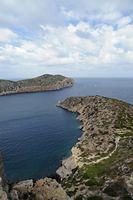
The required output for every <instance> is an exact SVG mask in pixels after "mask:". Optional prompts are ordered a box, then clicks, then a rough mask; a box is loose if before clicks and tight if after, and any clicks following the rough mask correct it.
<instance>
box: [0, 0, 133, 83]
mask: <svg viewBox="0 0 133 200" xmlns="http://www.w3.org/2000/svg"><path fill="white" fill-rule="evenodd" d="M48 73H49V74H62V75H65V76H70V77H133V0H93V1H92V0H0V79H14V78H30V77H34V76H38V75H41V74H48Z"/></svg>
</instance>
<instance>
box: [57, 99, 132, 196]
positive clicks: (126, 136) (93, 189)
mask: <svg viewBox="0 0 133 200" xmlns="http://www.w3.org/2000/svg"><path fill="white" fill-rule="evenodd" d="M59 106H60V107H62V108H64V109H67V110H69V111H71V112H77V113H78V114H79V116H78V119H79V120H80V122H81V127H82V130H83V135H82V137H81V138H80V139H79V141H78V142H77V144H76V145H75V146H74V147H73V148H72V156H71V157H70V158H68V159H66V160H64V161H63V163H62V166H61V167H60V168H59V169H58V170H57V173H58V174H59V175H60V176H61V177H62V185H63V188H64V189H65V190H66V191H67V193H68V194H70V195H72V196H73V197H74V199H88V200H89V199H104V200H106V199H120V200H121V199H132V198H133V106H132V105H129V104H127V103H125V102H122V101H118V100H115V99H109V98H105V97H100V96H95V97H70V98H67V99H66V100H64V101H63V102H59Z"/></svg>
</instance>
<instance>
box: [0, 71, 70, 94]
mask: <svg viewBox="0 0 133 200" xmlns="http://www.w3.org/2000/svg"><path fill="white" fill-rule="evenodd" d="M72 85H73V80H72V79H70V78H67V77H64V76H61V75H50V74H45V75H42V76H39V77H36V78H32V79H25V80H20V81H10V80H0V96H2V95H9V94H18V93H28V92H43V91H50V90H59V89H62V88H65V87H71V86H72Z"/></svg>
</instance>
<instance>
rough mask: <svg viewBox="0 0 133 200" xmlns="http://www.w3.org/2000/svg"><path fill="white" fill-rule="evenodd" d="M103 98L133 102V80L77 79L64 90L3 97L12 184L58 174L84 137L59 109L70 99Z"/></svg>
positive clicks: (0, 140)
mask: <svg viewBox="0 0 133 200" xmlns="http://www.w3.org/2000/svg"><path fill="white" fill-rule="evenodd" d="M79 95H103V96H107V97H114V98H118V99H122V100H125V101H127V102H129V103H133V79H101V78H100V79H92V78H91V79H76V80H75V85H74V86H73V87H72V88H66V89H63V90H60V91H52V92H43V93H31V94H19V95H12V96H3V97H0V150H1V152H2V154H3V157H4V165H5V171H6V175H7V178H8V180H9V181H11V182H12V181H18V180H24V179H29V178H41V177H44V176H48V175H51V174H53V173H55V171H56V169H57V168H58V167H59V166H60V164H61V161H62V159H64V158H66V157H67V156H69V155H70V149H71V147H72V146H73V145H74V144H75V143H76V141H77V138H78V137H79V136H80V135H81V134H82V133H81V131H80V129H79V126H80V124H79V122H78V121H77V120H76V117H75V114H73V113H70V112H68V111H65V110H63V109H61V108H58V107H56V104H57V102H58V101H59V100H62V99H65V98H66V97H69V96H79Z"/></svg>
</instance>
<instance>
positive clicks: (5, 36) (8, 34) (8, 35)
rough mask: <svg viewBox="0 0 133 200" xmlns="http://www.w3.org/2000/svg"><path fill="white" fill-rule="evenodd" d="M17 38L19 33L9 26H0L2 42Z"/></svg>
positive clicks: (0, 39)
mask: <svg viewBox="0 0 133 200" xmlns="http://www.w3.org/2000/svg"><path fill="white" fill-rule="evenodd" d="M15 38H17V34H16V33H14V32H13V31H11V30H10V29H8V28H0V42H10V41H11V40H12V39H15Z"/></svg>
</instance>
